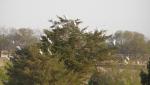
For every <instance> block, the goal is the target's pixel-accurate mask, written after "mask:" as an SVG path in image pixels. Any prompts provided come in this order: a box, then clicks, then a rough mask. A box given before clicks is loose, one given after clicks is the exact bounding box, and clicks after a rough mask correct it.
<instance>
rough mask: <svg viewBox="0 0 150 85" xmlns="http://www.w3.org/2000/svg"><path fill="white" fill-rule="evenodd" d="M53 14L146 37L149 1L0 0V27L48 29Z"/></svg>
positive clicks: (148, 25) (91, 26)
mask: <svg viewBox="0 0 150 85" xmlns="http://www.w3.org/2000/svg"><path fill="white" fill-rule="evenodd" d="M56 15H59V16H63V15H65V16H67V17H68V18H73V19H75V18H80V19H81V20H82V21H83V22H84V23H83V26H87V25H88V26H89V30H93V29H95V28H98V29H105V30H108V31H109V32H115V31H116V30H131V31H138V32H141V33H144V34H146V36H148V37H150V31H149V28H150V0H0V27H16V28H20V27H30V28H34V29H37V28H48V27H49V26H50V23H49V22H48V20H49V19H55V18H56Z"/></svg>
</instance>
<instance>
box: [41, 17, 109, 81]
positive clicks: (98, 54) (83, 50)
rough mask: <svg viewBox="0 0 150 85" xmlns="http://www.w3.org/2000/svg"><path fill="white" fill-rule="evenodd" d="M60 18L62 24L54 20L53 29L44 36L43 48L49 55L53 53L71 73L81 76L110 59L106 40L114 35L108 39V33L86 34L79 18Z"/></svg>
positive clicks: (46, 31)
mask: <svg viewBox="0 0 150 85" xmlns="http://www.w3.org/2000/svg"><path fill="white" fill-rule="evenodd" d="M58 18H59V20H58V21H53V20H51V22H52V24H53V25H52V26H51V28H52V30H45V31H44V33H45V35H44V36H42V46H41V48H42V49H43V51H44V52H45V53H46V54H48V53H49V50H50V51H51V53H52V54H53V55H55V57H57V58H58V60H59V61H60V62H63V63H64V66H65V68H66V69H67V70H69V71H73V72H75V73H79V74H81V75H82V73H86V71H87V72H88V71H89V72H91V71H92V70H91V68H92V69H93V68H95V67H96V65H97V63H99V62H100V61H103V60H106V59H109V56H108V54H109V52H110V48H109V47H108V45H107V43H106V40H107V39H108V38H109V37H110V36H106V35H105V31H98V30H96V31H94V32H85V30H86V28H84V29H81V28H80V27H79V24H80V23H81V21H80V20H79V19H76V20H71V19H66V18H62V17H58ZM89 69H90V70H89ZM87 74H88V75H89V76H90V75H91V74H90V73H87ZM85 75H86V74H84V75H83V76H85ZM86 76H87V75H86ZM80 78H81V77H80Z"/></svg>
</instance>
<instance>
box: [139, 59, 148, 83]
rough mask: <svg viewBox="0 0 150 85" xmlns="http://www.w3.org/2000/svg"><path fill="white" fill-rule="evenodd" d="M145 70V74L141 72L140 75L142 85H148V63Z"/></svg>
mask: <svg viewBox="0 0 150 85" xmlns="http://www.w3.org/2000/svg"><path fill="white" fill-rule="evenodd" d="M147 70H148V71H147V72H144V71H143V70H142V71H141V73H140V76H141V84H142V85H150V61H149V62H148V64H147Z"/></svg>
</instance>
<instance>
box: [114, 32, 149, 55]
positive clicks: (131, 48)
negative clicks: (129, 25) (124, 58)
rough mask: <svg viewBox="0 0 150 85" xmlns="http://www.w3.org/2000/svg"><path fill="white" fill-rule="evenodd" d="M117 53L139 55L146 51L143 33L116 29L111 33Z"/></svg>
mask: <svg viewBox="0 0 150 85" xmlns="http://www.w3.org/2000/svg"><path fill="white" fill-rule="evenodd" d="M113 39H114V40H115V41H116V42H115V44H116V47H118V53H121V54H124V55H133V56H140V55H143V54H145V53H146V49H147V47H146V41H145V37H144V35H143V34H141V33H138V32H131V31H117V32H116V33H115V34H114V35H113Z"/></svg>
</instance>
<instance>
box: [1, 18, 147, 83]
mask: <svg viewBox="0 0 150 85" xmlns="http://www.w3.org/2000/svg"><path fill="white" fill-rule="evenodd" d="M50 22H51V23H52V26H51V29H45V30H44V34H43V35H41V39H40V40H38V39H37V37H35V36H34V34H33V31H32V30H31V29H26V28H22V29H18V30H14V31H12V32H10V33H8V34H3V33H2V34H0V51H3V50H7V51H8V52H9V53H11V55H12V56H13V57H12V58H10V62H11V63H10V64H8V65H9V66H7V68H4V67H5V66H3V67H2V68H1V69H0V85H3V84H4V85H141V83H142V84H143V85H149V84H147V83H148V82H149V73H150V72H149V67H150V66H149V64H148V73H145V72H144V71H145V68H144V64H143V63H142V64H141V63H139V61H140V62H146V61H147V58H148V56H149V53H148V51H149V50H150V41H148V40H146V39H145V37H144V35H143V34H141V33H137V32H130V31H118V32H116V33H115V34H114V35H112V36H110V35H106V31H105V30H100V31H99V30H95V31H91V32H86V30H87V28H81V27H80V26H79V25H80V23H81V21H80V20H79V19H76V20H72V19H66V18H62V17H58V20H54V21H53V20H50ZM6 41H7V43H6ZM118 54H121V56H119V57H118V56H117V55H118ZM126 56H128V57H127V59H126ZM141 56H144V57H141ZM129 58H130V59H129ZM137 58H139V61H138V59H137ZM125 59H126V61H125ZM136 59H137V62H138V63H137V62H136ZM132 60H133V61H132ZM124 61H125V62H126V63H124ZM103 62H105V63H104V66H101V64H102V63H103ZM132 62H134V64H132ZM141 69H142V70H144V71H142V72H141ZM140 74H141V75H140Z"/></svg>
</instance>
